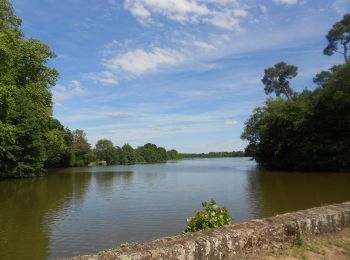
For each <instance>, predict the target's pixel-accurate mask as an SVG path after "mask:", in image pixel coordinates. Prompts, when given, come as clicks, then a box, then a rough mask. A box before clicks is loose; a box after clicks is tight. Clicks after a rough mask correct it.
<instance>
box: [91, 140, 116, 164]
mask: <svg viewBox="0 0 350 260" xmlns="http://www.w3.org/2000/svg"><path fill="white" fill-rule="evenodd" d="M95 153H96V156H97V158H98V159H99V160H104V161H106V162H107V164H109V165H112V164H118V163H119V151H118V149H117V148H116V147H114V145H113V143H112V141H110V140H107V139H101V140H99V141H98V142H97V144H96V146H95Z"/></svg>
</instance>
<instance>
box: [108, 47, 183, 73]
mask: <svg viewBox="0 0 350 260" xmlns="http://www.w3.org/2000/svg"><path fill="white" fill-rule="evenodd" d="M182 60H183V55H182V54H181V53H180V52H179V51H176V50H171V49H162V48H158V47H156V48H153V49H152V50H151V51H149V52H147V51H145V50H144V49H136V50H132V51H128V52H126V53H124V54H122V55H116V56H114V57H112V58H109V59H106V60H104V62H103V65H104V66H105V67H106V68H107V69H108V70H110V71H115V72H117V71H120V70H122V71H124V72H128V73H131V74H133V75H137V76H139V75H142V74H144V73H145V72H149V71H154V70H155V69H157V68H158V67H159V66H161V65H175V64H177V63H179V62H181V61H182Z"/></svg>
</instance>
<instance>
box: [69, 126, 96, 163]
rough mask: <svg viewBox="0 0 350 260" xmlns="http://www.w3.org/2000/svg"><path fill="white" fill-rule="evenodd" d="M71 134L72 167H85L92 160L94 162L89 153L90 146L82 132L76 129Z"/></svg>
mask: <svg viewBox="0 0 350 260" xmlns="http://www.w3.org/2000/svg"><path fill="white" fill-rule="evenodd" d="M72 134H73V144H72V147H73V156H72V165H73V166H86V165H88V164H89V163H90V162H91V161H92V160H94V155H93V154H92V151H91V145H90V144H89V143H88V141H87V138H86V134H85V132H84V131H83V130H80V129H77V130H75V131H73V132H72Z"/></svg>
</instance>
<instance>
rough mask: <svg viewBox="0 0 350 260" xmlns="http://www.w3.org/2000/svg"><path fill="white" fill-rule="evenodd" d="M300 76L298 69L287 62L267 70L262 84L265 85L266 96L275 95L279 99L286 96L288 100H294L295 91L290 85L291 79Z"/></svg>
mask: <svg viewBox="0 0 350 260" xmlns="http://www.w3.org/2000/svg"><path fill="white" fill-rule="evenodd" d="M297 74H298V67H296V66H293V65H288V64H287V63H285V62H279V63H277V64H275V65H274V66H273V67H271V68H267V69H265V74H264V77H263V78H262V80H261V81H262V82H263V83H264V85H265V88H264V90H265V93H266V95H268V94H271V93H273V92H274V93H275V94H276V96H277V97H279V96H281V95H284V96H286V97H287V99H290V98H292V96H293V90H292V89H291V87H290V85H289V81H288V80H289V79H292V78H294V77H296V76H297Z"/></svg>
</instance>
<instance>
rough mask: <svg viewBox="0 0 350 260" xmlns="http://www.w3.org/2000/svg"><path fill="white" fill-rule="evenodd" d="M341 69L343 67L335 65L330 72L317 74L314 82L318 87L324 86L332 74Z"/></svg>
mask: <svg viewBox="0 0 350 260" xmlns="http://www.w3.org/2000/svg"><path fill="white" fill-rule="evenodd" d="M339 68H341V65H334V66H333V67H332V68H330V69H329V70H328V71H321V72H320V73H317V74H316V76H315V77H314V78H313V82H314V83H315V84H317V85H318V86H323V85H324V84H325V83H326V82H327V81H328V80H329V79H330V77H331V75H332V73H334V72H336V71H337V70H338V69H339Z"/></svg>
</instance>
